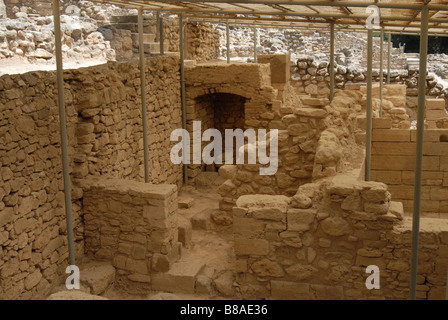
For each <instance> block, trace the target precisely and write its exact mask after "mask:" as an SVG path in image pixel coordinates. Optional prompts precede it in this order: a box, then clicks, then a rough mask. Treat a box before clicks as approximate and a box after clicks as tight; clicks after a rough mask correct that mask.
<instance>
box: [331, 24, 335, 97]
mask: <svg viewBox="0 0 448 320" xmlns="http://www.w3.org/2000/svg"><path fill="white" fill-rule="evenodd" d="M334 38H335V31H334V23H331V25H330V102H332V101H333V98H334V82H335V74H334V42H335V41H334Z"/></svg>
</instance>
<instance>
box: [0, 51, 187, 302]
mask: <svg viewBox="0 0 448 320" xmlns="http://www.w3.org/2000/svg"><path fill="white" fill-rule="evenodd" d="M146 76H147V79H148V90H147V101H148V118H149V121H148V122H149V126H148V127H149V145H150V152H149V154H150V178H151V182H152V183H155V184H160V183H168V184H177V183H181V182H182V168H181V166H174V165H172V164H171V162H170V159H169V152H170V150H171V147H172V145H174V144H172V143H171V141H170V140H169V137H170V133H171V130H173V129H174V128H180V127H182V125H181V111H180V97H179V96H180V85H179V60H178V58H177V57H175V56H171V57H159V58H152V59H148V60H147V74H146ZM64 78H65V97H66V103H67V106H66V109H67V127H68V142H69V159H70V170H71V178H72V182H73V184H72V208H73V223H74V229H75V241H76V251H77V256H81V255H82V254H83V247H84V229H83V222H82V221H83V220H82V219H83V212H82V198H83V192H82V189H81V188H80V187H79V186H77V185H76V181H77V180H79V179H83V178H86V177H88V176H95V175H96V176H99V175H101V176H103V177H104V176H107V177H115V178H126V179H127V180H136V181H140V182H142V181H144V178H143V172H144V169H143V142H142V140H143V129H142V125H141V102H140V73H139V69H138V62H130V63H109V64H107V65H101V66H96V67H91V68H85V69H78V70H67V71H65V72H64ZM60 150H61V147H60V133H59V112H58V106H57V89H56V75H55V72H43V71H42V72H41V71H39V72H30V73H26V74H22V75H5V76H2V77H1V78H0V284H1V285H0V299H29V298H31V297H32V298H40V297H45V296H46V295H47V294H48V293H49V290H50V289H51V287H52V286H53V285H58V284H59V283H60V282H61V280H62V278H64V277H65V268H66V267H67V265H68V261H67V258H68V248H67V236H66V234H67V232H66V221H65V210H64V193H63V181H62V163H61V151H60ZM61 277H62V278H61Z"/></svg>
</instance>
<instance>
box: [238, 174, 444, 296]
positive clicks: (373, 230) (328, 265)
mask: <svg viewBox="0 0 448 320" xmlns="http://www.w3.org/2000/svg"><path fill="white" fill-rule="evenodd" d="M402 213H403V208H402V206H401V204H400V203H399V202H392V201H391V196H390V193H389V192H388V190H387V186H386V185H385V184H382V183H376V182H360V181H356V180H354V179H353V178H351V177H346V176H338V177H336V178H332V179H331V180H330V179H325V180H324V181H320V182H319V183H314V184H307V185H303V186H302V187H300V188H299V191H298V192H297V194H296V195H295V196H294V197H291V198H288V197H286V196H266V195H250V196H243V197H240V198H239V199H238V201H237V203H236V207H235V208H234V209H233V216H234V224H233V233H234V249H235V255H236V260H235V271H236V273H237V277H236V282H237V283H238V288H239V290H240V292H241V294H242V296H243V298H245V299H274V300H285V299H293V300H296V299H297V300H308V299H312V300H313V299H316V300H323V299H331V300H333V299H403V300H405V299H408V297H409V279H410V260H411V244H412V237H411V230H412V221H411V219H407V218H405V219H404V220H402V219H403V218H402ZM420 241H421V242H420V244H421V248H420V260H419V269H418V287H417V297H418V298H419V299H444V292H445V282H446V280H445V278H446V268H447V266H448V251H447V249H448V223H447V221H445V220H435V219H423V220H422V223H421V234H420ZM370 265H376V266H378V267H379V269H380V290H371V291H370V290H368V289H367V288H366V285H365V283H366V279H367V277H368V274H366V268H367V267H368V266H370ZM369 275H370V274H369Z"/></svg>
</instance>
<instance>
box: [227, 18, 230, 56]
mask: <svg viewBox="0 0 448 320" xmlns="http://www.w3.org/2000/svg"><path fill="white" fill-rule="evenodd" d="M226 48H227V64H229V63H230V26H229V20H227V22H226Z"/></svg>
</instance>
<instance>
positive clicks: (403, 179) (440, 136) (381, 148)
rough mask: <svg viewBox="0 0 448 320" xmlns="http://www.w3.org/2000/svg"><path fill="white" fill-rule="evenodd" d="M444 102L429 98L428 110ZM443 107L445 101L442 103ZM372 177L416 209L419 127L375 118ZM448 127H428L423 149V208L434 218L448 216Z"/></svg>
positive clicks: (395, 196)
mask: <svg viewBox="0 0 448 320" xmlns="http://www.w3.org/2000/svg"><path fill="white" fill-rule="evenodd" d="M437 104H439V105H440V101H439V103H438V101H437V100H428V101H427V106H428V109H429V110H428V111H427V112H431V111H432V110H431V108H432V107H434V105H435V106H437ZM441 105H442V106H443V101H442V102H441ZM374 123H376V124H375V125H374V129H373V135H372V141H373V142H372V179H373V180H375V181H381V182H384V183H387V184H388V185H389V190H390V192H391V193H392V196H393V197H394V199H397V200H399V201H402V202H403V205H404V208H405V211H406V212H413V199H414V182H415V176H414V169H415V154H416V141H417V133H416V130H409V129H407V130H399V129H391V128H390V122H387V121H384V120H383V121H381V120H374ZM447 137H448V130H447V129H426V130H425V137H424V146H423V147H424V151H423V159H424V160H423V181H422V184H423V187H422V211H423V212H425V213H427V214H426V215H428V216H431V217H448V179H447V178H448V167H447V162H448V145H447V142H446V141H447V139H446V138H447Z"/></svg>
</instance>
